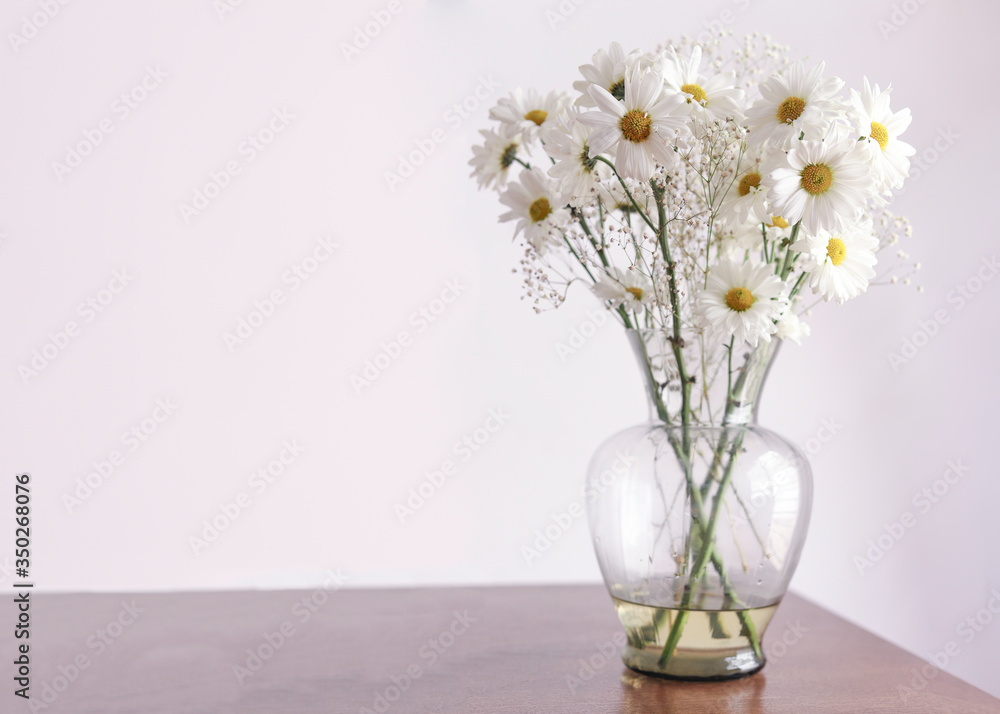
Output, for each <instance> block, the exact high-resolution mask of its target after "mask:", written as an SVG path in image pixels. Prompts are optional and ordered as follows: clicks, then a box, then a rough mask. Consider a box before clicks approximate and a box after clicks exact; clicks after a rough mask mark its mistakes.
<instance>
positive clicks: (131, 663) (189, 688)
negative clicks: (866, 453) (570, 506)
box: [0, 580, 1000, 714]
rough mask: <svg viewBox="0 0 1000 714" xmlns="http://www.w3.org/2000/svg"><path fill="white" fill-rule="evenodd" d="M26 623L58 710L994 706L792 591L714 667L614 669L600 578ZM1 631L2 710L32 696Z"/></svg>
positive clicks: (85, 608)
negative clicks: (644, 671)
mask: <svg viewBox="0 0 1000 714" xmlns="http://www.w3.org/2000/svg"><path fill="white" fill-rule="evenodd" d="M331 582H332V583H333V585H331V588H332V587H333V586H334V585H335V581H334V580H332V581H331ZM11 600H12V598H9V597H5V598H3V601H4V605H3V606H2V607H0V610H2V611H3V618H4V622H6V623H12V622H13V621H14V617H15V616H14V614H13V613H14V609H13V607H11ZM31 627H32V630H31V645H32V649H31V653H30V659H31V694H32V697H33V699H34V700H35V702H38V701H39V700H41V701H42V702H44V701H45V699H46V698H48V699H52V697H53V696H54V697H55V699H54V700H52V701H51V703H50V704H49V706H48V707H47V708H46V709H44V710H42V711H45V712H53V713H55V712H94V713H95V714H96V713H98V712H99V713H100V714H111V713H114V712H129V713H130V714H133V713H140V712H141V713H147V712H151V713H152V712H155V713H158V712H170V714H187V713H191V714H201V713H206V714H207V713H211V714H230V713H232V714H237V713H239V714H245V713H257V712H282V713H286V712H292V713H298V712H317V713H319V712H322V713H323V714H336V713H339V712H349V713H350V714H358V713H359V712H365V711H370V712H378V713H379V714H384V712H391V713H392V714H404V713H406V712H440V713H442V714H464V713H466V712H483V713H494V712H496V713H500V712H504V713H508V712H544V713H546V714H552V713H558V712H574V713H580V712H685V713H697V712H712V714H725V713H727V712H740V713H741V714H750V713H754V712H766V713H768V714H772V713H773V714H777V713H778V712H794V713H795V714H808V713H811V712H837V713H838V714H859V713H868V712H916V713H919V712H927V713H928V714H930V713H932V712H933V714H945V713H947V712H956V714H957V713H961V714H976V713H978V712H991V713H997V712H1000V700H997V699H994V698H992V697H990V696H988V695H987V694H985V693H984V692H982V691H980V690H978V689H976V688H974V687H972V686H970V685H968V684H965V683H963V682H961V681H960V680H958V679H956V678H954V677H952V676H950V675H948V674H945V673H944V672H941V671H938V670H936V669H934V668H933V666H932V665H927V663H925V662H923V661H922V660H920V659H918V658H917V657H914V656H913V655H910V654H907V653H906V652H904V651H903V650H901V649H899V648H898V647H895V646H894V645H891V644H889V643H888V642H886V641H885V640H882V639H879V638H878V637H876V636H874V635H872V634H870V633H868V632H866V631H864V630H862V629H859V628H858V627H856V626H854V625H851V624H850V623H848V622H846V621H844V620H842V619H840V618H839V617H836V616H835V615H832V614H831V613H829V612H827V611H826V610H823V609H822V608H820V607H817V606H816V605H813V604H811V603H810V602H808V601H806V600H804V599H803V598H800V597H796V596H794V595H789V596H788V597H787V598H786V599H785V601H784V603H783V604H782V605H781V607H780V608H779V609H778V613H777V615H776V616H775V619H774V621H773V623H772V625H771V627H770V629H769V630H768V632H767V636H766V637H765V640H764V646H765V651H766V652H767V653H768V654H769V662H768V664H767V666H766V667H765V668H764V670H763V671H762V672H761V673H759V674H757V675H754V676H751V677H749V678H746V679H742V680H738V681H733V682H723V683H688V682H674V681H666V680H660V679H654V678H650V677H645V676H643V675H639V674H635V673H633V672H631V671H629V670H627V669H625V668H624V667H623V666H622V664H621V661H620V659H619V658H618V655H617V652H616V650H617V645H616V642H621V641H622V636H621V635H620V634H619V633H620V628H619V625H618V621H617V619H616V617H615V615H614V613H613V610H612V607H611V602H610V600H609V598H608V596H607V594H606V592H605V591H604V588H603V587H600V586H547V587H495V588H434V589H414V590H353V589H340V590H335V589H330V590H316V591H311V592H309V591H278V592H224V593H185V594H135V595H120V594H100V595H82V594H81V595H44V594H39V593H34V594H33V597H32V607H31ZM2 629H3V632H4V635H3V637H2V638H0V640H2V642H0V657H2V661H3V662H4V665H3V672H4V676H3V678H2V681H3V683H4V684H3V687H4V690H5V691H3V692H2V693H0V701H2V702H3V704H2V706H0V710H2V711H3V712H12V713H13V712H22V711H24V712H27V711H30V709H29V707H28V702H25V701H22V700H19V699H18V698H16V697H14V696H13V695H12V693H11V691H10V690H11V689H12V686H13V685H12V683H11V678H10V677H11V675H10V674H9V673H10V672H11V664H10V663H11V662H12V661H13V659H14V657H15V656H16V655H15V653H14V640H13V637H12V636H11V635H10V632H11V631H12V627H10V626H8V625H5V626H4V627H3V628H2ZM922 670H923V671H924V674H921V671H922ZM924 677H929V681H927V684H926V686H924V688H923V689H920V690H919V691H918V690H917V689H915V688H914V687H913V685H914V684H917V685H919V684H920V683H921V682H922V681H926V680H924V679H923V678H924ZM914 680H916V681H914ZM900 685H905V686H907V687H911V688H912V689H913V692H914V693H913V694H912V696H909V697H908V698H906V699H905V700H904V699H903V697H902V696H901V694H900V690H899V686H900ZM57 689H58V690H60V691H59V692H57V691H56V690H57ZM12 702H13V705H11V703H12Z"/></svg>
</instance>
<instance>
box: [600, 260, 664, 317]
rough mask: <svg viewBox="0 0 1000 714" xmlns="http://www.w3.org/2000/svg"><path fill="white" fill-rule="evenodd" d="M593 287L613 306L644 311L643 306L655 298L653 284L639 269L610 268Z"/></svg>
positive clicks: (602, 298) (601, 297)
mask: <svg viewBox="0 0 1000 714" xmlns="http://www.w3.org/2000/svg"><path fill="white" fill-rule="evenodd" d="M591 289H592V290H593V291H594V295H596V296H597V297H599V298H600V299H601V300H607V301H608V302H610V303H611V305H612V306H613V307H616V308H617V307H624V308H625V309H626V310H634V311H636V312H642V308H643V306H644V305H646V304H647V303H648V302H650V301H651V300H652V299H653V285H652V284H651V283H650V282H649V280H648V279H646V276H644V275H643V274H642V273H640V272H639V271H638V270H620V269H619V268H610V269H609V271H608V272H607V273H604V274H603V275H601V278H600V280H598V281H597V282H596V283H594V287H593V288H591Z"/></svg>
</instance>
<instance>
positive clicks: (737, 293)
mask: <svg viewBox="0 0 1000 714" xmlns="http://www.w3.org/2000/svg"><path fill="white" fill-rule="evenodd" d="M755 302H757V298H755V297H754V296H753V293H751V292H750V291H749V290H747V289H746V288H733V289H732V290H730V291H729V292H728V293H726V305H728V306H729V309H730V310H735V311H736V312H745V311H747V310H749V309H750V307H751V306H752V305H753V304H754V303H755Z"/></svg>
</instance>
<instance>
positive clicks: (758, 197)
mask: <svg viewBox="0 0 1000 714" xmlns="http://www.w3.org/2000/svg"><path fill="white" fill-rule="evenodd" d="M767 175H768V171H767V169H766V168H765V165H764V160H763V153H762V152H758V153H756V155H754V154H752V153H751V154H748V156H746V157H744V159H743V161H742V162H741V166H740V173H739V174H738V176H737V177H736V179H735V180H734V181H733V185H732V186H731V187H730V188H729V191H728V192H726V195H725V198H723V199H722V205H721V206H720V207H719V216H720V217H721V218H722V219H723V220H724V221H726V223H728V224H729V225H731V226H733V227H734V228H735V227H737V226H742V225H743V224H745V223H753V224H754V225H760V224H761V223H764V222H765V221H767V220H768V219H769V217H770V214H769V213H768V204H767V193H768V186H767V182H766V177H767Z"/></svg>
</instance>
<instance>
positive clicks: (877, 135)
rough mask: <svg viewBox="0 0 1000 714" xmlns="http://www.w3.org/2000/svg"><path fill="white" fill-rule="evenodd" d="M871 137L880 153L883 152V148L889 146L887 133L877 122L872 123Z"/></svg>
mask: <svg viewBox="0 0 1000 714" xmlns="http://www.w3.org/2000/svg"><path fill="white" fill-rule="evenodd" d="M871 136H872V138H873V139H874V140H875V141H877V142H878V145H879V146H881V147H882V151H885V147H886V146H887V145H888V144H889V132H888V131H886V129H885V127H884V126H882V125H881V124H879V123H878V122H877V121H873V122H872V134H871Z"/></svg>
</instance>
